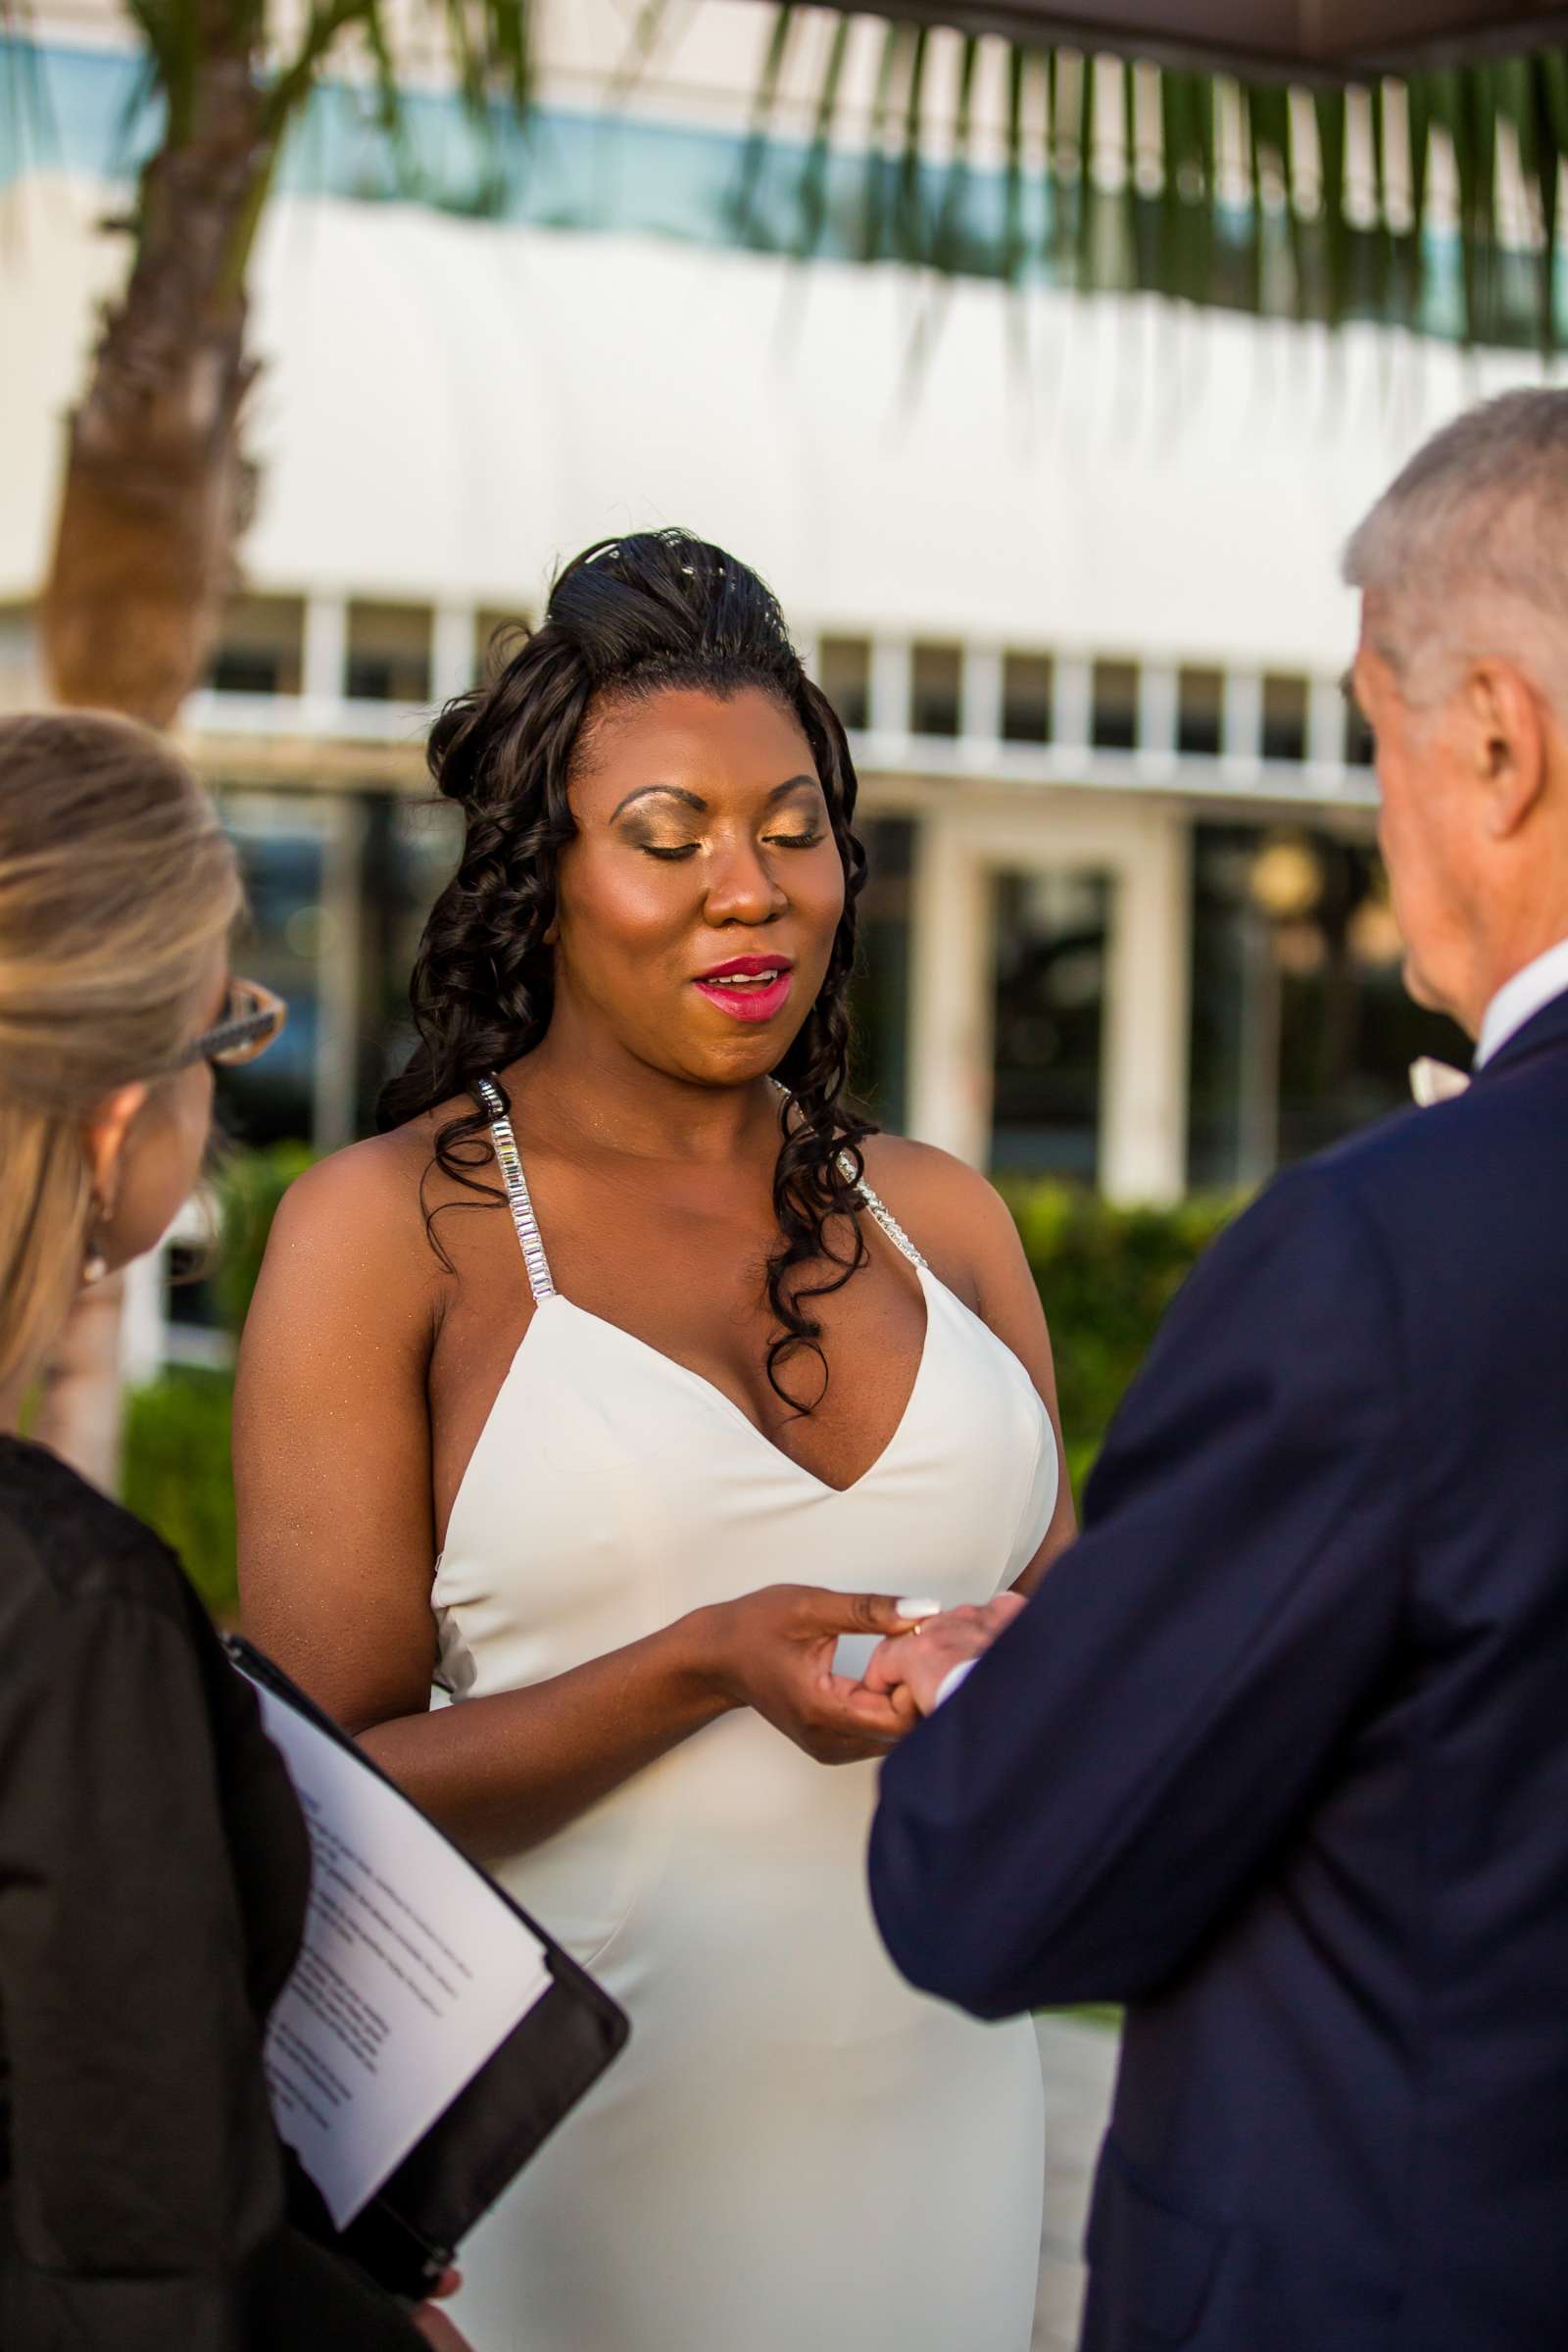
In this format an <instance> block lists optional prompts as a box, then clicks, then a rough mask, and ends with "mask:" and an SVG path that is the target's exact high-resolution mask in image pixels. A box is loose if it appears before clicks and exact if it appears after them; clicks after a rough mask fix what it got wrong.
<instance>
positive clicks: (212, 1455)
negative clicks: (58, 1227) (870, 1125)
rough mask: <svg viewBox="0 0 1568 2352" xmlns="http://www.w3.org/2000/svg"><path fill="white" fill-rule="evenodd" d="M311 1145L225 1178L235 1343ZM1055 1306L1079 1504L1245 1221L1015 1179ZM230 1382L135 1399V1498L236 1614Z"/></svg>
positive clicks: (1042, 1280)
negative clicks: (1166, 1324)
mask: <svg viewBox="0 0 1568 2352" xmlns="http://www.w3.org/2000/svg"><path fill="white" fill-rule="evenodd" d="M309 1158H310V1154H309V1152H307V1151H306V1150H305V1148H304V1146H302V1145H286V1146H281V1147H279V1148H277V1149H276V1150H273V1151H270V1152H250V1153H242V1154H236V1155H235V1156H234V1157H233V1158H232V1159H231V1160H230V1161H229V1162H228V1165H227V1166H226V1168H225V1169H224V1171H223V1174H222V1176H221V1180H220V1186H219V1191H220V1198H221V1206H222V1243H221V1256H220V1260H219V1264H218V1266H217V1268H216V1270H215V1281H216V1286H217V1291H218V1297H219V1302H220V1305H221V1312H222V1315H223V1320H224V1322H225V1324H226V1325H227V1326H228V1328H229V1329H230V1330H231V1331H232V1332H233V1333H234V1334H235V1335H236V1336H237V1335H238V1332H239V1330H240V1328H241V1326H242V1325H243V1323H244V1320H245V1314H246V1310H247V1309H248V1307H249V1305H250V1299H251V1294H252V1292H253V1291H254V1289H255V1287H256V1277H257V1274H258V1272H259V1271H260V1268H261V1262H262V1251H263V1250H264V1249H265V1248H266V1245H267V1235H268V1231H269V1229H270V1225H271V1221H272V1214H273V1211H274V1210H275V1209H276V1206H277V1203H278V1201H279V1200H280V1199H281V1198H282V1195H283V1192H284V1189H285V1187H286V1186H287V1185H289V1184H291V1183H292V1182H293V1180H294V1178H295V1177H296V1176H297V1175H298V1174H299V1173H300V1172H301V1170H302V1169H303V1168H304V1167H306V1166H307V1165H308V1164H309ZM1002 1190H1003V1193H1004V1195H1005V1199H1006V1201H1007V1204H1008V1206H1009V1207H1010V1209H1011V1210H1012V1213H1013V1215H1014V1217H1015V1218H1016V1220H1017V1223H1018V1229H1019V1232H1020V1233H1021V1234H1022V1236H1023V1243H1024V1248H1025V1250H1027V1252H1028V1255H1029V1262H1030V1265H1031V1266H1032V1268H1033V1270H1034V1276H1035V1280H1036V1282H1037V1283H1038V1284H1039V1286H1040V1295H1041V1297H1042V1299H1044V1300H1045V1306H1046V1313H1047V1316H1048V1318H1049V1320H1050V1323H1051V1336H1052V1342H1053V1345H1054V1350H1055V1358H1056V1379H1057V1384H1058V1386H1059V1389H1060V1393H1061V1418H1062V1427H1063V1429H1064V1431H1065V1433H1066V1439H1067V1460H1068V1467H1069V1470H1070V1471H1071V1474H1072V1478H1073V1483H1074V1486H1075V1488H1077V1489H1078V1490H1079V1491H1080V1492H1081V1490H1082V1483H1083V1480H1084V1478H1085V1477H1086V1476H1087V1474H1088V1471H1089V1467H1090V1465H1091V1463H1092V1462H1093V1460H1094V1457H1095V1455H1096V1453H1097V1452H1098V1451H1099V1449H1100V1446H1101V1442H1102V1440H1103V1436H1104V1433H1105V1428H1106V1425H1107V1423H1108V1422H1109V1420H1110V1416H1111V1414H1112V1413H1113V1412H1114V1410H1115V1407H1116V1403H1117V1400H1118V1399H1119V1397H1121V1394H1122V1391H1123V1390H1124V1389H1125V1388H1126V1386H1127V1383H1128V1382H1129V1381H1130V1380H1131V1378H1132V1376H1133V1374H1134V1372H1135V1371H1136V1370H1137V1369H1138V1366H1139V1363H1140V1362H1141V1360H1142V1358H1143V1355H1144V1352H1145V1350H1146V1348H1148V1346H1149V1343H1150V1341H1151V1339H1152V1336H1153V1332H1154V1327H1155V1325H1156V1324H1157V1323H1158V1321H1159V1319H1160V1316H1161V1315H1162V1314H1163V1313H1164V1311H1165V1308H1166V1307H1167V1306H1168V1305H1169V1303H1170V1300H1171V1299H1172V1297H1173V1296H1174V1295H1175V1292H1176V1290H1177V1288H1178V1286H1179V1285H1180V1283H1181V1282H1182V1281H1183V1280H1184V1278H1185V1277H1186V1275H1187V1273H1188V1271H1189V1269H1190V1268H1191V1266H1192V1264H1193V1262H1194V1260H1195V1259H1196V1258H1197V1256H1198V1254H1199V1252H1200V1251H1201V1250H1202V1249H1203V1248H1204V1247H1205V1245H1206V1244H1207V1243H1208V1242H1210V1241H1211V1240H1212V1239H1213V1237H1214V1235H1215V1234H1216V1233H1217V1232H1218V1231H1219V1229H1220V1227H1221V1226H1222V1225H1223V1224H1224V1223H1225V1222H1226V1220H1227V1219H1228V1218H1229V1217H1230V1216H1231V1215H1232V1214H1233V1213H1234V1211H1235V1208H1236V1205H1237V1204H1236V1203H1235V1202H1234V1201H1220V1200H1204V1199H1197V1200H1193V1201H1185V1202H1183V1203H1182V1205H1181V1206H1180V1207H1178V1208H1172V1209H1156V1208H1112V1207H1111V1206H1109V1205H1108V1204H1107V1203H1106V1202H1105V1201H1102V1200H1101V1199H1100V1198H1099V1197H1098V1196H1097V1195H1095V1194H1093V1193H1087V1192H1084V1191H1082V1190H1081V1189H1079V1188H1077V1187H1075V1186H1072V1185H1066V1184H1058V1183H1050V1182H1046V1183H1042V1182H1039V1181H1029V1182H1012V1181H1004V1183H1003V1186H1002ZM229 1401H230V1383H229V1380H228V1377H227V1375H226V1374H224V1373H221V1372H204V1371H195V1370H185V1369H174V1370H171V1371H169V1372H167V1373H166V1374H165V1375H164V1376H163V1378H162V1379H161V1380H159V1381H157V1382H156V1383H155V1384H154V1385H153V1386H152V1387H151V1388H147V1389H143V1390H141V1391H139V1392H138V1393H137V1394H136V1395H135V1396H133V1397H131V1398H130V1399H129V1403H128V1406H127V1415H126V1432H125V1481H124V1485H125V1499H126V1501H127V1502H128V1503H129V1505H130V1507H131V1509H132V1510H133V1511H136V1512H138V1513H139V1514H140V1516H141V1517H142V1518H144V1519H146V1520H148V1521H150V1523H151V1524H152V1525H153V1526H154V1527H156V1528H157V1529H158V1530H159V1532H160V1533H161V1534H162V1535H164V1536H165V1537H167V1539H168V1540H169V1542H170V1543H172V1544H173V1545H174V1547H175V1549H176V1550H177V1551H178V1552H179V1553H180V1555H181V1557H182V1558H183V1559H184V1560H185V1562H186V1565H187V1566H188V1567H189V1569H190V1571H191V1574H192V1576H193V1577H194V1578H195V1580H196V1582H197V1584H198V1585H199V1586H200V1588H201V1591H202V1593H203V1595H204V1597H205V1598H206V1600H207V1601H208V1603H209V1605H210V1606H211V1607H212V1608H213V1609H215V1610H216V1611H217V1612H218V1613H219V1614H220V1615H222V1614H224V1613H225V1612H228V1611H231V1610H232V1609H233V1606H234V1497H233V1490H232V1487H231V1484H230V1479H229Z"/></svg>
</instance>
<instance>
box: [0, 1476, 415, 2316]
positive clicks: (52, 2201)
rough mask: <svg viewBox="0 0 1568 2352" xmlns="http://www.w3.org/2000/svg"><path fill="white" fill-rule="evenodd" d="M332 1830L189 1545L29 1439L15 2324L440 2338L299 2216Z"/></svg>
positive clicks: (15, 1862)
mask: <svg viewBox="0 0 1568 2352" xmlns="http://www.w3.org/2000/svg"><path fill="white" fill-rule="evenodd" d="M308 1881H309V1845H308V1842H307V1838H306V1833H305V1827H304V1822H303V1820H302V1818H301V1815H300V1811H299V1807H298V1805H297V1803H296V1801H295V1797H294V1793H293V1789H291V1787H290V1785H289V1782H288V1779H287V1776H286V1774H285V1773H284V1770H283V1767H282V1764H281V1762H280V1761H279V1759H278V1757H277V1754H276V1752H275V1750H274V1749H273V1748H272V1747H271V1745H270V1742H269V1741H268V1740H267V1739H266V1737H265V1735H264V1733H263V1731H262V1729H261V1724H260V1719H259V1715H258V1711H257V1707H256V1703H255V1699H254V1697H253V1695H252V1693H251V1691H250V1688H249V1686H248V1685H247V1684H246V1683H244V1682H243V1681H242V1680H241V1678H240V1677H239V1676H238V1675H236V1674H235V1673H234V1672H233V1670H232V1669H231V1667H230V1666H229V1664H228V1661H227V1659H226V1658H225V1656H224V1655H223V1651H222V1648H221V1644H220V1642H219V1641H218V1639H217V1636H216V1635H215V1633H214V1631H213V1629H212V1626H211V1625H210V1624H209V1622H208V1619H207V1616H206V1614H205V1612H204V1610H203V1609H202V1606H201V1604H200V1602H199V1600H198V1599H197V1597H196V1595H195V1593H194V1592H193V1591H192V1588H191V1586H190V1585H189V1583H188V1582H187V1580H186V1578H185V1576H184V1574H183V1573H182V1571H181V1569H180V1567H179V1564H178V1562H177V1561H176V1560H175V1558H174V1557H173V1554H172V1552H170V1551H169V1550H168V1549H167V1548H166V1547H165V1546H164V1545H163V1544H161V1543H160V1542H159V1541H158V1539H157V1538H156V1537H155V1536H153V1535H152V1534H151V1533H150V1532H149V1531H148V1530H147V1529H146V1528H145V1527H143V1526H142V1525H141V1523H140V1522H139V1521H138V1520H136V1519H133V1518H132V1517H131V1516H130V1515H129V1513H128V1512H125V1511H123V1510H122V1509H121V1508H120V1507H119V1505H118V1504H116V1503H112V1502H110V1501H108V1500H107V1499H106V1498H105V1497H104V1496H103V1495H100V1494H98V1493H97V1491H96V1490H95V1489H93V1488H91V1487H89V1486H88V1485H87V1484H86V1483H85V1482H84V1481H83V1480H81V1479H80V1478H78V1477H77V1476H76V1475H75V1473H74V1472H73V1471H72V1470H69V1469H67V1468H66V1467H65V1465H64V1464H63V1463H61V1462H60V1461H59V1460H58V1459H57V1458H56V1457H55V1456H54V1455H52V1454H50V1453H48V1452H46V1451H45V1450H44V1449H43V1448H42V1447H40V1446H29V1445H26V1444H25V1443H23V1442H21V1441H19V1440H16V1439H10V1438H0V2347H3V2352H57V2348H58V2352H68V2347H69V2352H98V2347H102V2352H272V2348H273V2347H275V2348H276V2352H314V2348H315V2347H317V2346H320V2347H323V2348H324V2347H326V2346H328V2345H330V2346H334V2347H336V2346H344V2347H350V2346H353V2347H360V2346H363V2347H367V2348H368V2352H382V2348H383V2347H384V2348H385V2352H416V2348H417V2346H418V2345H419V2344H420V2343H421V2341H422V2338H421V2337H420V2336H419V2334H418V2333H417V2330H416V2329H415V2327H413V2325H412V2323H411V2322H410V2320H409V2319H408V2317H407V2315H406V2313H405V2311H404V2310H403V2309H402V2307H400V2306H399V2305H398V2304H396V2303H395V2302H394V2301H393V2300H392V2299H391V2298H390V2297H388V2296H387V2295H385V2294H384V2293H382V2291H381V2290H380V2289H379V2288H378V2287H375V2286H374V2285H372V2284H371V2283H370V2281H369V2280H368V2279H367V2278H364V2276H363V2275H362V2274H361V2273H360V2272H358V2271H357V2270H355V2269H354V2268H353V2267H352V2266H351V2265H350V2264H349V2263H347V2262H346V2261H344V2260H342V2259H341V2258H340V2257H338V2256H336V2255H335V2254H333V2253H331V2252H329V2251H327V2250H325V2249H323V2248H321V2247H319V2246H317V2245H315V2244H313V2243H312V2242H311V2241H310V2240H309V2239H308V2238H306V2237H305V2236H303V2235H301V2234H300V2232H299V2231H298V2230H296V2229H292V2228H291V2227H289V2226H288V2224H287V2222H286V2220H285V2196H286V2189H285V2167H284V2159H283V2154H282V2151H281V2149H280V2147H279V2145H278V2141H277V2138H276V2135H275V2133H274V2131H273V2130H272V2125H271V2119H270V2112H269V2108H268V2102H267V2092H266V2087H265V2083H264V2081H263V2075H262V2062H261V2041H262V2028H263V2024H264V2021H265V2019H266V2016H267V2012H268V2009H269V2007H270V2004H271V2002H272V2001H273V2000H274V1999H275V1998H276V1996H277V1993H278V1991H279V1990H280V1988H281V1986H282V1985H283V1983H284V1980H285V1979H286V1977H287V1975H288V1973H289V1970H290V1968H291V1967H292V1965H293V1962H294V1956H295V1953H296V1951H297V1949H298V1945H299V1937H300V1933H301V1927H302V1923H303V1920H304V1916H305V1902H306V1893H307V1887H308Z"/></svg>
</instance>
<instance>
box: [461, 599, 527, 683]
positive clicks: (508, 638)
mask: <svg viewBox="0 0 1568 2352" xmlns="http://www.w3.org/2000/svg"><path fill="white" fill-rule="evenodd" d="M532 626H533V622H532V620H531V619H530V617H529V615H528V614H527V613H521V612H516V611H514V612H509V613H503V612H499V611H497V612H492V611H490V610H489V609H488V608H486V609H485V610H484V611H483V612H481V613H478V614H476V616H475V620H474V656H475V666H474V675H475V676H476V677H480V676H482V677H487V678H488V677H495V676H497V675H498V674H499V672H500V671H501V670H503V669H504V668H505V667H506V665H507V663H508V662H510V661H511V660H512V658H513V656H514V654H515V653H518V652H520V651H521V648H522V642H523V632H524V631H525V630H527V629H530V628H531V627H532Z"/></svg>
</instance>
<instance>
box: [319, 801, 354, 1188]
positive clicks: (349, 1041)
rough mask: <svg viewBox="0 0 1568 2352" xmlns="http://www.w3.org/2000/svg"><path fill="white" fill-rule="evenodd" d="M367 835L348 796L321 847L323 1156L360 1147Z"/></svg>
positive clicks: (334, 810) (333, 814)
mask: <svg viewBox="0 0 1568 2352" xmlns="http://www.w3.org/2000/svg"><path fill="white" fill-rule="evenodd" d="M365 831H366V809H365V804H364V802H363V801H361V800H359V799H358V798H355V797H350V796H349V795H347V794H345V795H343V796H342V797H340V798H339V799H338V800H336V801H335V802H334V803H333V804H332V806H331V809H330V822H329V824H328V828H327V833H326V838H325V840H324V841H323V843H322V845H321V953H320V958H319V962H318V965H317V975H316V985H317V988H318V990H319V1030H318V1033H317V1045H316V1087H315V1101H314V1104H313V1120H314V1131H313V1134H312V1138H311V1140H312V1142H313V1143H314V1144H315V1146H316V1149H317V1150H318V1151H319V1152H341V1151H342V1149H343V1147H344V1145H345V1144H351V1143H353V1141H354V1129H355V1116H354V1098H355V1090H356V1085H357V1081H358V1055H359V1043H360V978H361V963H362V960H363V954H362V951H363V941H362V937H361V907H360V869H361V865H362V862H363V858H364V845H365Z"/></svg>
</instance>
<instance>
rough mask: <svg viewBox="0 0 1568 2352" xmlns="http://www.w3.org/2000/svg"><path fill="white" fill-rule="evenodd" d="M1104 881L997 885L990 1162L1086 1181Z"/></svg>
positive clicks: (1096, 1093)
mask: <svg viewBox="0 0 1568 2352" xmlns="http://www.w3.org/2000/svg"><path fill="white" fill-rule="evenodd" d="M1109 907H1110V892H1109V886H1108V884H1107V883H1106V881H1105V878H1104V877H1103V875H1101V874H1093V873H1048V874H1027V873H1024V874H1020V873H1003V874H1000V875H999V876H998V877H997V885H996V998H995V1014H996V1030H995V1038H996V1044H995V1054H996V1074H995V1096H994V1106H993V1111H992V1138H991V1162H992V1166H993V1167H994V1168H996V1169H998V1170H999V1171H1001V1172H1003V1173H1006V1172H1008V1171H1018V1172H1024V1171H1042V1170H1054V1171H1055V1172H1057V1173H1059V1174H1061V1175H1065V1176H1076V1177H1080V1178H1081V1179H1082V1180H1083V1181H1084V1182H1085V1183H1086V1184H1092V1183H1093V1182H1094V1180H1095V1176H1096V1172H1097V1169H1098V1167H1099V1159H1100V1054H1101V1031H1102V1026H1103V1008H1104V993H1105V941H1106V929H1107V921H1108V915H1109Z"/></svg>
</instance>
